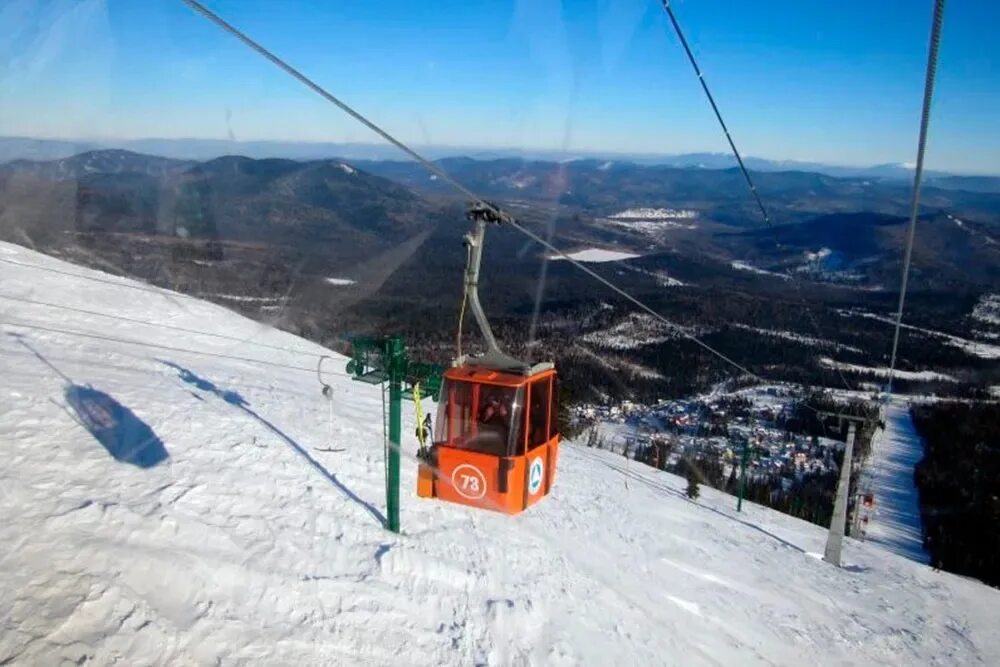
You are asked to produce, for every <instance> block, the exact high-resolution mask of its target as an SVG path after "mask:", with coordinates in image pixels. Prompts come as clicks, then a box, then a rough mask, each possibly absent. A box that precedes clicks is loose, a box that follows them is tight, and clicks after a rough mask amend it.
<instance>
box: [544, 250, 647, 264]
mask: <svg viewBox="0 0 1000 667" xmlns="http://www.w3.org/2000/svg"><path fill="white" fill-rule="evenodd" d="M566 254H567V255H568V256H569V257H570V258H571V259H575V260H576V261H578V262H587V263H599V262H620V261H622V260H624V259H635V258H636V257H638V256H639V255H636V254H634V253H631V252H622V251H620V250H605V249H603V248H586V249H584V250H577V251H576V252H570V253H566ZM549 259H550V260H552V261H558V260H561V259H564V258H563V257H562V255H554V256H552V257H549Z"/></svg>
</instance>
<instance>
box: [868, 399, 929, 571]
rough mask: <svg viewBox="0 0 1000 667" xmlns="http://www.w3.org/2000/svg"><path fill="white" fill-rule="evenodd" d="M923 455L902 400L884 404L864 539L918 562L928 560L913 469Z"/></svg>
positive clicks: (917, 436) (921, 444) (874, 456)
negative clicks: (872, 498)
mask: <svg viewBox="0 0 1000 667" xmlns="http://www.w3.org/2000/svg"><path fill="white" fill-rule="evenodd" d="M923 455H924V446H923V443H922V442H921V440H920V436H919V435H917V429H916V426H914V424H913V418H912V417H911V416H910V408H909V406H908V405H907V404H906V403H905V402H903V401H899V400H896V401H893V402H891V403H889V404H888V405H886V408H885V431H884V432H883V433H882V436H881V438H879V440H878V443H877V445H876V446H875V448H874V450H873V452H872V461H871V467H872V473H873V480H872V488H873V490H874V492H875V503H876V504H875V512H874V518H873V519H872V520H871V521H870V522H869V526H868V533H867V536H866V539H867V540H868V541H869V542H871V543H872V544H876V545H879V546H881V547H883V548H885V549H887V550H889V551H892V552H893V553H896V554H899V555H900V556H903V557H905V558H909V559H911V560H915V561H917V562H919V563H927V562H928V561H929V558H928V554H927V552H926V551H924V543H923V531H922V528H921V525H922V524H921V520H920V496H919V495H918V493H917V486H916V483H915V482H914V480H913V472H914V470H915V469H916V466H917V463H919V462H920V459H921V458H923Z"/></svg>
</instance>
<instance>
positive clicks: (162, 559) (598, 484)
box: [0, 244, 1000, 666]
mask: <svg viewBox="0 0 1000 667" xmlns="http://www.w3.org/2000/svg"><path fill="white" fill-rule="evenodd" d="M0 250H2V252H3V254H5V255H11V256H16V259H17V261H19V262H22V263H27V264H38V265H43V266H48V267H51V268H54V269H59V270H62V271H68V272H71V273H77V274H79V275H89V276H97V277H101V278H102V279H107V280H110V281H112V282H114V283H118V282H120V283H122V284H123V285H128V284H130V283H129V281H125V280H120V279H116V278H112V277H110V276H106V275H105V274H100V273H99V272H95V271H89V270H87V269H83V268H79V267H72V266H70V265H67V264H65V263H62V262H59V261H57V260H54V259H51V258H46V257H44V256H42V255H39V254H37V253H34V252H32V251H29V250H25V249H22V248H18V247H17V246H11V245H7V244H3V245H0ZM0 285H2V287H0V291H2V292H3V293H4V294H7V295H12V296H16V297H21V298H34V299H37V300H44V301H47V302H50V303H64V304H67V305H74V304H81V303H86V304H87V308H88V309H90V310H94V311H99V312H102V313H106V314H109V315H115V316H117V317H120V318H126V317H127V318H131V320H132V321H128V320H109V319H108V318H106V317H98V316H94V315H89V314H86V313H83V312H80V311H66V310H55V309H52V308H47V307H42V306H35V305H24V304H17V303H14V302H10V301H0V321H2V326H0V329H2V331H0V363H2V365H3V367H2V371H3V377H4V386H3V389H2V392H3V396H2V400H0V443H2V447H3V454H4V465H3V466H2V467H0V516H3V517H4V520H3V521H2V522H0V543H2V544H3V545H4V549H3V550H2V551H0V559H2V563H0V567H2V571H3V572H4V576H3V577H2V578H0V664H7V663H13V664H60V663H63V662H70V663H82V662H87V661H89V662H92V663H94V664H112V663H119V664H135V665H186V664H222V665H235V664H262V665H299V664H302V665H305V664H310V665H311V664H350V665H407V666H410V665H471V664H483V665H510V664H523V665H541V664H552V665H580V664H585V665H612V664H621V665H658V664H683V665H714V664H740V665H744V664H775V663H778V664H801V663H805V664H906V665H910V664H939V665H953V664H972V663H981V664H997V663H998V661H1000V633H997V632H996V629H995V625H996V623H995V620H996V609H997V608H998V606H1000V591H997V590H995V589H991V588H989V587H986V586H984V585H982V584H980V583H978V582H975V581H971V580H968V579H965V578H962V577H957V576H953V575H950V574H947V573H944V572H940V573H935V572H933V571H932V570H931V569H929V568H927V567H925V566H922V565H919V564H917V563H914V562H912V561H909V560H906V559H903V558H900V557H898V556H896V555H894V554H890V553H887V552H885V551H883V550H881V549H879V548H878V547H877V546H875V545H872V544H866V543H859V542H857V541H855V540H852V539H848V540H846V541H845V549H844V560H845V563H846V565H847V567H845V568H844V569H837V568H834V567H832V566H830V565H828V564H826V563H824V562H822V561H821V560H819V559H818V558H816V554H818V553H819V552H821V551H822V549H823V544H824V541H825V539H826V532H825V531H824V530H823V529H821V528H819V527H817V526H813V525H811V524H808V523H806V522H803V521H799V520H797V519H793V518H791V517H788V516H785V515H781V514H779V513H776V512H773V511H770V510H767V509H765V508H762V507H760V506H758V505H754V504H752V503H745V504H744V511H743V512H742V513H741V514H737V513H736V512H735V511H734V504H735V503H734V501H733V498H732V497H730V496H726V495H723V494H720V493H718V492H716V491H714V490H712V489H707V488H703V489H702V495H701V498H699V500H698V501H697V502H691V501H689V500H687V499H686V498H684V497H683V492H682V490H683V488H684V485H685V481H684V480H683V479H680V478H677V477H674V476H672V475H669V474H666V473H662V472H659V471H656V470H653V469H651V468H648V467H646V466H641V465H638V464H636V463H635V462H632V463H631V464H629V463H627V462H626V461H625V460H624V459H623V458H622V457H621V456H619V455H613V454H610V453H608V452H600V451H593V450H588V449H586V448H583V447H579V446H576V445H574V444H570V443H567V444H566V445H565V446H564V447H563V449H562V453H561V456H560V462H559V473H558V476H557V479H556V483H555V486H554V488H553V491H552V493H551V495H550V496H549V497H548V498H546V499H545V500H544V501H543V502H541V503H540V504H538V505H537V506H535V507H533V508H531V509H530V510H529V511H528V512H526V513H524V514H523V515H521V516H518V517H507V516H503V515H500V514H494V513H490V512H484V511H476V510H471V509H468V508H464V507H461V506H456V505H449V504H445V503H440V502H434V501H429V500H420V499H417V498H416V497H415V494H414V493H413V490H412V489H413V486H414V479H415V470H416V466H415V463H414V460H413V458H412V452H413V451H414V450H415V448H416V442H415V439H414V438H413V435H412V433H413V430H414V418H413V411H412V409H410V406H408V409H407V410H406V411H405V413H404V423H403V434H404V443H403V447H404V453H405V454H406V456H405V457H404V459H403V470H402V477H403V493H402V526H403V534H402V535H393V534H390V533H388V532H386V531H384V530H383V529H382V527H381V522H380V514H381V512H382V506H383V492H382V480H383V475H384V471H383V453H382V447H383V444H382V423H381V422H382V419H381V394H380V390H379V388H378V387H372V386H369V385H365V384H362V383H356V382H352V381H350V380H349V379H347V378H346V377H343V376H340V375H334V374H333V372H334V371H337V372H339V370H340V369H339V368H338V364H340V363H343V362H344V361H345V360H344V359H343V358H342V357H339V356H337V355H335V354H334V353H332V352H329V351H327V350H324V349H323V348H321V347H319V346H317V345H314V344H311V343H308V342H306V341H303V340H301V339H298V338H296V337H294V336H291V335H290V334H286V333H282V332H279V331H275V330H273V329H270V328H268V327H265V326H262V325H261V324H259V323H256V322H253V321H251V320H249V319H246V318H243V317H241V316H239V315H236V314H234V313H232V312H230V311H228V310H226V309H225V308H223V307H221V306H218V305H215V304H210V303H205V302H199V301H197V300H193V299H190V298H186V297H183V296H182V295H171V294H169V293H165V294H163V295H160V294H150V293H146V292H137V291H135V290H134V289H128V288H126V287H122V286H118V285H115V284H103V283H98V282H93V281H87V280H79V279H74V278H72V277H69V276H66V275H61V274H56V273H49V272H44V271H39V270H36V269H32V268H28V267H19V266H13V265H11V264H8V263H0ZM137 320H138V321H144V322H157V323H160V324H161V325H162V326H161V327H159V328H156V327H150V326H146V325H143V324H141V323H139V322H138V321H137ZM17 323H20V324H17ZM24 324H31V325H32V326H34V327H35V328H28V327H25V326H23V325H24ZM41 327H44V328H41ZM165 327H173V328H172V329H168V328H165ZM180 327H185V328H188V329H191V330H198V331H203V332H206V333H205V334H191V333H188V334H185V335H183V336H181V335H178V328H180ZM67 332H75V333H72V334H71V333H67ZM85 333H86V334H90V336H91V337H85V336H83V335H80V334H85ZM123 341H132V342H123ZM321 354H328V355H329V356H331V357H333V359H334V363H329V362H328V363H327V364H325V365H324V371H329V372H325V379H326V381H327V382H329V383H330V385H331V386H332V387H333V391H334V397H335V401H334V402H333V403H332V411H333V419H332V422H331V420H330V410H331V404H330V403H328V402H326V400H325V399H324V398H323V397H322V395H321V394H320V392H319V383H318V382H317V378H316V373H315V367H316V362H317V360H318V358H319V355H321ZM88 392H89V393H90V394H95V395H99V396H101V397H103V398H101V399H100V401H99V405H102V406H103V407H101V408H100V409H98V410H97V411H96V412H91V413H89V415H90V419H89V423H90V424H91V429H93V432H94V433H96V436H95V435H93V434H92V432H91V430H89V429H88V428H85V427H84V423H86V421H87V420H85V418H84V417H83V416H82V415H83V414H84V413H82V412H81V413H78V412H77V410H76V409H74V408H73V407H71V405H72V404H74V403H73V402H72V401H71V400H69V399H70V398H72V397H74V396H76V397H78V396H79V395H80V394H81V393H83V394H86V393H88ZM427 407H428V408H430V407H431V406H430V402H429V401H428V405H427ZM130 434H131V435H130ZM98 436H99V437H100V439H99V438H98ZM137 437H138V439H137ZM102 442H103V443H104V444H102ZM137 448H138V449H137ZM116 457H117V458H116ZM626 478H627V479H628V480H629V484H628V489H626V488H625V484H624V482H625V480H626Z"/></svg>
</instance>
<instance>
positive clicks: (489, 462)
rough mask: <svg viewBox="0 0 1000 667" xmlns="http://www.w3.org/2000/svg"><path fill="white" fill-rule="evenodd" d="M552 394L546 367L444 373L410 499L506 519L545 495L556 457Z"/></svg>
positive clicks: (470, 368)
mask: <svg viewBox="0 0 1000 667" xmlns="http://www.w3.org/2000/svg"><path fill="white" fill-rule="evenodd" d="M556 395H557V390H556V372H555V369H554V368H553V367H552V364H539V365H538V366H536V367H535V368H533V369H532V372H530V373H528V374H516V373H512V372H504V371H499V370H493V369H490V368H484V367H480V366H471V365H463V366H458V367H456V368H451V369H449V370H447V371H446V372H445V374H444V382H443V384H442V385H441V396H440V403H439V405H438V418H437V427H436V428H435V434H434V444H433V445H432V446H431V449H430V454H429V456H430V460H429V461H428V464H421V466H420V471H419V479H418V483H417V495H419V496H422V497H425V498H426V497H433V498H440V499H442V500H449V501H451V502H455V503H462V504H464V505H473V506H475V507H482V508H485V509H492V510H496V511H500V512H506V513H508V514H516V513H518V512H521V511H522V510H524V509H526V508H527V507H529V506H531V505H533V504H535V503H536V502H538V501H539V500H540V499H541V498H542V497H543V496H545V495H546V494H547V493H548V492H549V489H551V488H552V482H553V481H554V479H555V469H556V461H557V460H558V457H559V433H558V430H557V427H556V422H557V420H556V409H555V408H556V401H555V397H556ZM435 469H436V470H437V475H436V476H435V475H434V470H435Z"/></svg>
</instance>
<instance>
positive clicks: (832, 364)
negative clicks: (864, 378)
mask: <svg viewBox="0 0 1000 667" xmlns="http://www.w3.org/2000/svg"><path fill="white" fill-rule="evenodd" d="M819 363H820V364H821V365H823V366H826V367H828V368H836V369H838V370H842V371H850V372H851V373H860V374H862V375H874V376H875V377H884V378H887V377H889V368H888V367H887V366H861V365H859V364H845V363H843V362H841V361H834V360H833V359H830V358H829V357H820V358H819ZM893 376H894V377H897V378H899V379H901V380H923V381H928V382H930V381H932V380H940V381H942V382H958V380H956V379H955V378H953V377H952V376H950V375H945V374H944V373H937V372H935V371H901V370H899V369H896V370H895V371H893Z"/></svg>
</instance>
